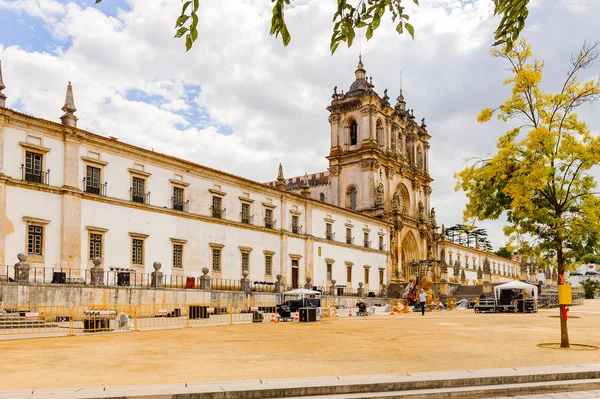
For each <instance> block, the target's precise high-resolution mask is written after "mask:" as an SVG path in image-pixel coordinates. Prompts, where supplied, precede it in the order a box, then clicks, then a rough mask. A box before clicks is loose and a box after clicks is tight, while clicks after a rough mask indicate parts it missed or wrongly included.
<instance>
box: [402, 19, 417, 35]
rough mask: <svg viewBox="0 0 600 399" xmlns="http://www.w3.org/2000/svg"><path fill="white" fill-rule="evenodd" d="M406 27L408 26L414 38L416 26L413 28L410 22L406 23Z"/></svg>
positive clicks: (407, 28)
mask: <svg viewBox="0 0 600 399" xmlns="http://www.w3.org/2000/svg"><path fill="white" fill-rule="evenodd" d="M404 27H405V28H406V30H407V31H408V33H409V34H410V35H411V36H412V38H413V39H414V38H415V28H413V26H412V25H411V24H409V23H408V22H405V23H404Z"/></svg>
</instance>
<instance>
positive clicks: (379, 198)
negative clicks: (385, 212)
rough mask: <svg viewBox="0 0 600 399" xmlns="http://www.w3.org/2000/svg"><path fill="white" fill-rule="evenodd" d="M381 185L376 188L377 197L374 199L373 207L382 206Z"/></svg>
mask: <svg viewBox="0 0 600 399" xmlns="http://www.w3.org/2000/svg"><path fill="white" fill-rule="evenodd" d="M383 192H384V190H383V184H382V183H379V185H378V186H377V197H376V198H375V205H376V206H381V205H383Z"/></svg>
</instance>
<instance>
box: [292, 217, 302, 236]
mask: <svg viewBox="0 0 600 399" xmlns="http://www.w3.org/2000/svg"><path fill="white" fill-rule="evenodd" d="M298 220H299V218H298V216H296V215H292V233H294V234H301V232H300V226H298Z"/></svg>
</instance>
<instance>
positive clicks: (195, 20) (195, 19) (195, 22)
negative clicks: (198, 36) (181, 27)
mask: <svg viewBox="0 0 600 399" xmlns="http://www.w3.org/2000/svg"><path fill="white" fill-rule="evenodd" d="M196 26H198V16H197V15H196V13H192V24H191V25H190V30H196Z"/></svg>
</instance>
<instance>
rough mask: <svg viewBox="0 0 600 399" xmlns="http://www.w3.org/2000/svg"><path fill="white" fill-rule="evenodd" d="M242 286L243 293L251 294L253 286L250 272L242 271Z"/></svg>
mask: <svg viewBox="0 0 600 399" xmlns="http://www.w3.org/2000/svg"><path fill="white" fill-rule="evenodd" d="M240 284H241V286H242V291H244V292H245V293H247V294H249V293H250V292H251V291H252V285H251V283H250V279H248V270H243V271H242V279H241V280H240Z"/></svg>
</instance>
